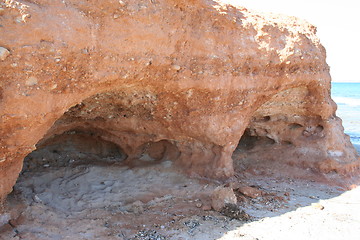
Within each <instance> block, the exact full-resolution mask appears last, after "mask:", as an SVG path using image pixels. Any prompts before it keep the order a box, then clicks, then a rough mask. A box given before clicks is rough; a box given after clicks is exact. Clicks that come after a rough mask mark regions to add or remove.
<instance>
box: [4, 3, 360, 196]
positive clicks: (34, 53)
mask: <svg viewBox="0 0 360 240" xmlns="http://www.w3.org/2000/svg"><path fill="white" fill-rule="evenodd" d="M0 24H1V26H0V46H1V47H3V48H4V49H5V50H7V51H9V53H10V54H7V53H6V52H5V54H4V57H3V59H2V60H1V61H0V72H1V75H0V115H1V122H0V126H1V128H0V131H1V132H0V136H1V149H0V153H1V158H0V159H1V160H0V196H5V195H6V194H8V193H9V192H10V191H11V189H12V186H13V185H14V184H15V181H16V179H17V176H18V174H19V172H20V171H21V168H22V163H23V159H24V158H25V156H27V155H28V154H29V153H31V152H32V151H33V150H35V149H36V144H37V143H39V144H38V145H37V146H38V147H41V146H46V145H47V144H51V143H54V144H55V143H57V142H59V141H60V140H61V139H74V138H75V137H70V136H69V135H77V136H78V138H77V140H73V141H75V142H79V141H80V140H81V139H82V138H85V139H86V137H84V135H88V136H89V137H91V138H94V139H95V140H96V139H98V140H99V141H100V140H104V141H107V142H112V143H115V144H116V145H117V146H119V149H121V151H122V155H123V156H126V157H127V160H126V161H129V162H131V161H132V160H133V159H137V158H144V159H150V160H161V159H164V158H167V159H171V160H173V161H176V162H177V163H178V164H179V165H181V166H183V167H184V168H185V169H188V170H189V172H191V173H196V174H199V175H205V176H211V177H228V176H231V175H232V174H233V160H232V158H231V156H232V153H233V151H234V150H235V149H236V147H237V145H238V142H239V139H240V138H241V136H242V135H243V133H244V131H245V130H246V136H247V137H248V138H251V137H256V138H257V139H261V137H265V138H266V139H271V141H272V142H273V143H274V144H275V145H279V144H284V143H285V144H287V145H291V146H293V147H295V148H294V149H295V150H296V151H298V153H299V154H298V157H297V159H296V161H297V162H295V164H299V165H305V166H306V167H311V168H314V169H319V170H322V171H325V172H329V171H333V170H334V171H348V170H349V169H351V168H354V167H356V166H358V159H357V156H356V152H355V150H354V148H353V147H352V145H351V144H350V142H349V138H348V137H345V135H344V134H343V128H342V126H341V121H340V119H339V118H337V117H336V116H335V109H336V105H335V104H334V102H333V101H332V100H331V98H330V76H329V68H328V66H327V64H326V62H325V50H324V48H323V47H322V46H321V44H320V42H319V39H318V38H317V37H316V35H315V33H316V28H315V27H313V26H312V25H310V24H308V23H306V22H303V21H300V20H298V19H295V18H291V17H283V16H270V15H269V16H263V15H258V14H256V13H251V12H249V11H248V10H246V9H245V8H240V7H234V6H230V5H225V4H224V3H221V2H217V1H212V0H192V1H189V0H151V1H149V0H137V1H133V0H122V1H118V0H116V1H115V0H107V1H95V0H90V1H85V0H66V1H60V0H55V1H54V0H51V1H50V0H37V1H21V2H20V1H19V2H17V1H4V2H3V3H1V11H0ZM5 55H6V56H5ZM245 138H246V137H245ZM244 141H245V142H246V139H245V140H244ZM89 142H93V141H90V140H89ZM95 142H96V141H95ZM260 142H261V141H260ZM86 144H88V143H86V142H85V143H84V145H86ZM60 145H61V144H60ZM78 148H81V146H80V147H79V146H78ZM96 148H97V150H96V151H97V152H99V151H100V152H102V151H103V150H104V149H103V150H101V149H100V150H99V149H98V148H99V146H98V147H96ZM100 148H101V147H100ZM104 151H106V149H105V150H104ZM268 154H270V155H271V154H274V153H272V152H271V149H270V151H269V153H268ZM288 161H290V162H291V161H292V162H293V163H294V161H293V160H291V159H288Z"/></svg>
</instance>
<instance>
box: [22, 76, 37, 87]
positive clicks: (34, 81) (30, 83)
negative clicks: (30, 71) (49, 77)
mask: <svg viewBox="0 0 360 240" xmlns="http://www.w3.org/2000/svg"><path fill="white" fill-rule="evenodd" d="M37 83H38V79H37V78H36V77H34V76H32V77H29V78H28V79H27V80H26V82H25V85H26V86H35V85H36V84H37Z"/></svg>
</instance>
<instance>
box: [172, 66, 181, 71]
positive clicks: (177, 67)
mask: <svg viewBox="0 0 360 240" xmlns="http://www.w3.org/2000/svg"><path fill="white" fill-rule="evenodd" d="M171 68H172V69H173V70H176V71H179V70H180V69H181V67H180V66H179V65H172V66H171Z"/></svg>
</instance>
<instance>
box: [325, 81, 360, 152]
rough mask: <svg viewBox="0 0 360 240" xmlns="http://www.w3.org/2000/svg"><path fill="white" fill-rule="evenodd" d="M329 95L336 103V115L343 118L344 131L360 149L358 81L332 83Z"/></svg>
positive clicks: (359, 85)
mask: <svg viewBox="0 0 360 240" xmlns="http://www.w3.org/2000/svg"><path fill="white" fill-rule="evenodd" d="M331 97H332V99H333V100H334V101H335V102H336V103H337V105H338V109H337V111H336V115H337V116H338V117H340V118H341V119H342V120H343V126H344V128H345V133H346V134H348V135H349V136H350V140H351V142H352V143H353V144H354V145H355V146H356V147H357V149H358V152H359V150H360V83H334V82H333V83H332V88H331Z"/></svg>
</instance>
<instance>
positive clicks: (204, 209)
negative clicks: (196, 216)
mask: <svg viewBox="0 0 360 240" xmlns="http://www.w3.org/2000/svg"><path fill="white" fill-rule="evenodd" d="M201 209H202V210H203V211H210V210H211V206H210V205H204V206H203V207H202V208H201Z"/></svg>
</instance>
